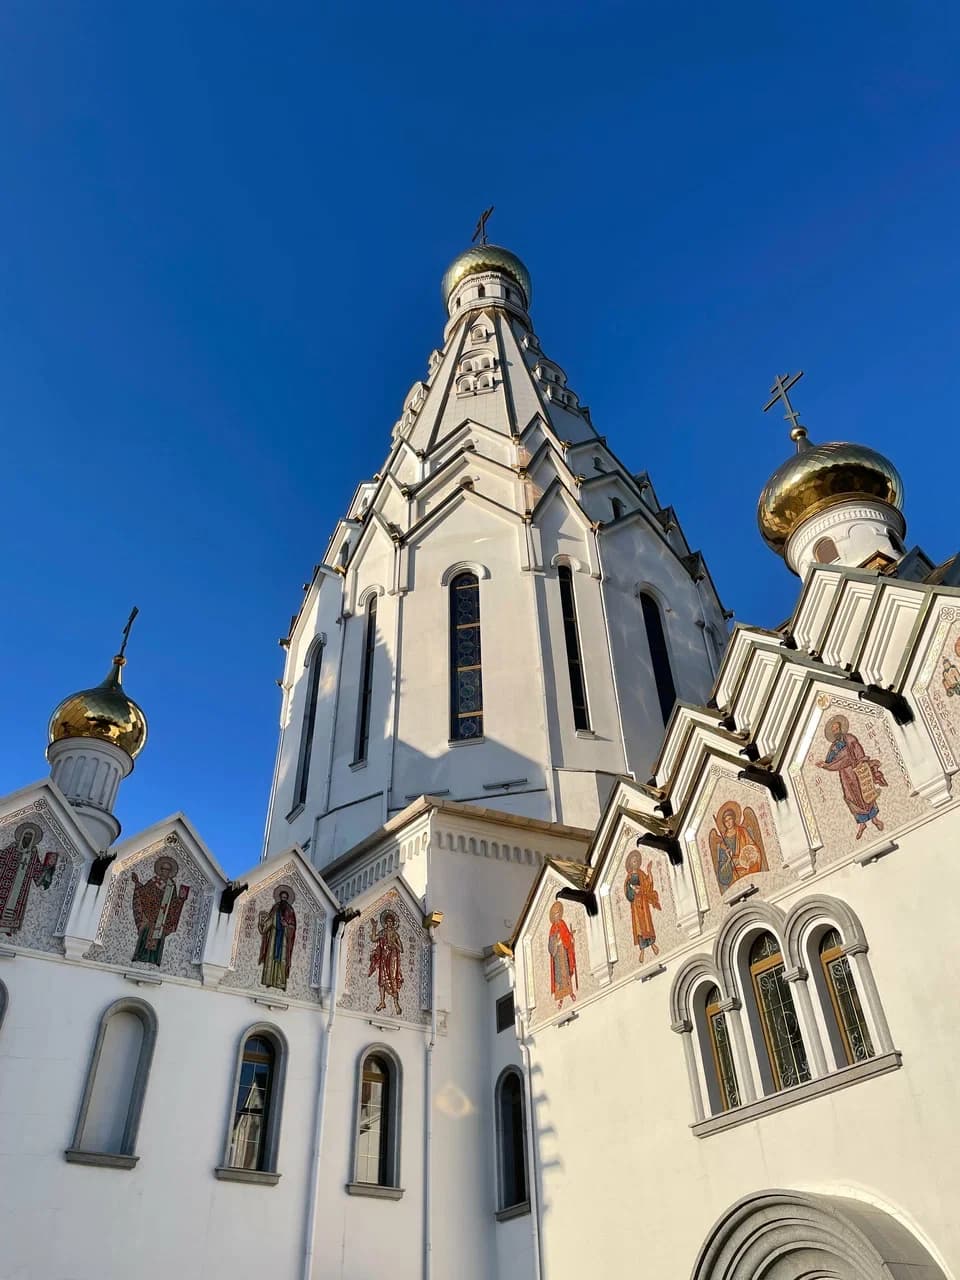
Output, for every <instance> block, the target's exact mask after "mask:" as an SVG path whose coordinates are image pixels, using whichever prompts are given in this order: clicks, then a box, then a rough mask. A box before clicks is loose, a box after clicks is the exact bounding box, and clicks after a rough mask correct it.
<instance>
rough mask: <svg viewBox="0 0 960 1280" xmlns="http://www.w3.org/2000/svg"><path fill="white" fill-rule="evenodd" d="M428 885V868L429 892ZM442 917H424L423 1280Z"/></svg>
mask: <svg viewBox="0 0 960 1280" xmlns="http://www.w3.org/2000/svg"><path fill="white" fill-rule="evenodd" d="M429 856H430V854H429V849H428V852H427V857H428V858H429ZM429 885H430V880H429V872H428V877H427V886H428V887H427V892H428V893H429V891H430V890H429ZM442 920H443V912H442V911H428V912H427V914H426V916H425V917H424V924H425V925H426V927H427V928H428V929H429V931H430V1035H429V1038H428V1040H427V1047H426V1053H425V1061H424V1071H423V1081H424V1084H423V1088H424V1121H425V1123H424V1126H423V1280H431V1277H432V1275H433V1048H434V1045H435V1044H436V1043H437V925H439V924H440V922H441V921H442Z"/></svg>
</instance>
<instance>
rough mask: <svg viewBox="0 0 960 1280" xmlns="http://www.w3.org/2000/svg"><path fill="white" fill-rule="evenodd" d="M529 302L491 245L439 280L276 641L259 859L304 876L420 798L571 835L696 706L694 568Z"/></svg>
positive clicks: (711, 657)
mask: <svg viewBox="0 0 960 1280" xmlns="http://www.w3.org/2000/svg"><path fill="white" fill-rule="evenodd" d="M532 293H533V289H532V283H531V278H530V273H529V272H528V270H527V268H526V266H525V265H524V263H523V262H522V261H521V260H520V259H519V258H518V257H517V255H516V254H514V253H513V252H511V251H510V250H509V249H505V248H502V247H500V246H498V245H492V244H487V243H478V244H475V245H473V246H472V247H471V248H469V249H467V250H466V251H464V252H463V253H461V254H459V255H458V256H457V257H456V258H455V259H454V261H453V262H452V263H451V264H450V266H449V267H448V269H447V271H446V272H445V274H444V276H443V283H442V296H443V302H444V305H445V307H446V312H447V321H446V325H445V327H444V331H443V339H442V342H441V345H440V346H438V347H437V348H436V349H435V350H434V351H432V352H431V353H430V356H429V358H428V360H427V368H426V372H425V374H424V376H423V377H422V378H420V379H418V380H417V381H415V382H414V383H413V385H412V386H411V388H410V390H409V391H408V392H407V394H406V396H405V397H404V399H403V403H402V408H401V411H400V415H399V417H398V419H397V421H396V422H395V423H394V425H393V429H392V432H391V443H390V451H389V454H388V456H387V458H386V461H385V462H384V464H383V465H382V466H381V468H380V469H379V471H377V473H376V474H375V476H374V477H373V478H372V479H371V480H369V481H366V482H364V483H362V484H361V485H360V486H359V487H358V488H357V490H356V492H355V494H354V497H353V500H352V501H351V503H350V504H349V506H348V508H347V510H346V512H345V514H344V517H343V519H342V520H341V521H340V522H339V523H338V525H337V527H336V528H335V529H334V531H333V535H332V537H331V539H330V542H329V544H328V546H327V549H326V551H325V553H324V555H323V558H322V560H321V562H320V563H319V564H318V565H317V566H316V569H315V572H314V574H313V578H312V581H311V582H310V584H309V586H308V587H307V588H306V591H305V595H304V598H303V600H302V602H301V605H300V608H299V610H298V612H297V614H296V616H295V618H294V619H293V623H292V625H291V627H290V631H289V634H288V635H287V636H286V637H285V638H284V639H283V640H282V641H281V643H282V645H283V646H284V648H285V651H286V665H285V670H284V676H283V681H282V688H283V704H282V709H281V735H280V744H279V750H278V756H277V766H276V772H275V777H274V784H273V790H272V795H271V800H270V812H269V818H268V824H267V835H266V850H267V852H274V851H276V850H277V849H280V848H283V847H285V846H287V845H289V844H290V843H291V842H292V841H294V840H296V841H299V842H300V843H301V844H305V845H306V846H307V848H308V849H309V851H310V854H311V857H312V858H313V860H314V861H315V862H316V864H317V865H318V866H320V867H322V866H324V865H325V864H326V863H327V862H329V861H330V860H331V859H332V858H334V857H338V856H339V855H340V854H342V853H344V852H345V851H346V850H348V849H350V848H352V847H353V846H354V845H356V844H357V843H358V842H359V841H361V840H363V839H364V838H365V837H366V836H367V835H369V834H370V833H371V832H373V831H375V830H376V829H377V828H379V827H380V826H382V825H383V824H384V823H387V822H389V821H390V819H391V818H392V817H393V816H395V815H396V814H398V813H399V812H400V811H401V810H403V809H404V808H405V807H406V806H408V805H409V804H410V803H411V802H412V801H414V800H415V799H416V798H417V797H419V796H421V795H423V794H431V795H436V796H441V797H443V798H444V799H447V800H454V801H461V802H463V803H465V804H471V805H479V806H484V807H487V808H493V809H499V810H504V811H507V812H510V813H514V814H518V815H525V816H527V817H531V818H538V819H543V820H548V821H555V822H562V823H566V824H568V825H573V826H590V825H592V824H593V823H594V822H595V821H596V819H597V817H598V815H599V812H600V809H601V806H602V804H603V802H604V801H605V799H606V797H607V795H608V793H609V790H610V787H611V785H612V783H613V779H614V778H615V777H616V776H617V775H618V774H621V773H633V774H635V775H636V776H638V777H641V778H646V777H647V775H648V773H649V772H650V768H651V765H652V763H653V760H654V757H655V755H656V752H657V751H658V749H659V743H660V740H661V738H662V735H663V729H664V722H665V718H666V717H667V716H668V715H669V713H670V709H671V708H672V706H673V703H674V701H675V699H677V698H680V699H685V700H688V701H696V702H702V701H703V700H704V699H705V698H706V697H707V695H708V692H709V689H710V686H711V683H712V680H713V676H714V674H715V671H716V665H717V662H718V660H719V656H720V653H721V652H722V649H723V646H724V643H725V638H726V634H725V633H726V625H725V615H724V611H723V608H722V606H721V604H720V602H719V600H718V598H717V594H716V591H715V589H714V587H713V584H712V582H711V579H710V576H709V573H708V571H707V568H706V565H705V563H704V560H703V557H702V556H701V555H700V554H699V553H698V552H696V551H693V550H691V548H690V547H689V546H688V545H687V543H686V540H685V539H684V536H683V532H682V530H681V528H680V524H679V521H678V519H677V516H676V514H675V512H674V511H673V509H672V508H671V507H665V506H662V505H661V504H660V502H659V501H658V500H657V497H656V495H655V493H654V489H653V486H652V484H651V481H650V479H649V477H648V476H647V475H646V473H644V472H639V473H638V472H635V471H633V470H631V469H629V468H628V467H627V466H625V465H624V463H622V462H621V461H620V459H619V457H618V456H617V455H616V453H615V452H614V450H613V448H612V446H611V444H610V443H608V439H607V437H606V436H601V435H599V434H598V432H597V431H596V429H595V427H594V425H593V422H592V419H591V415H590V410H589V408H587V406H586V405H585V404H584V403H583V402H582V400H581V397H580V395H579V394H578V392H577V391H576V390H575V389H574V387H573V386H572V385H571V383H570V381H569V379H568V377H567V374H566V372H565V371H564V369H563V367H562V366H561V365H560V364H559V363H558V362H557V361H555V360H554V359H553V358H551V357H550V356H548V355H547V353H546V351H545V350H544V347H543V346H542V344H541V342H540V339H539V337H538V336H537V334H536V332H535V329H534V326H533V321H532V319H531V314H530V307H531V302H532ZM638 415H639V408H638Z"/></svg>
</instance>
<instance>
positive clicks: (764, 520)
mask: <svg viewBox="0 0 960 1280" xmlns="http://www.w3.org/2000/svg"><path fill="white" fill-rule="evenodd" d="M790 435H791V438H792V439H794V440H796V442H797V452H796V453H795V454H794V456H793V457H792V458H788V459H787V461H786V462H785V463H783V465H782V466H780V467H778V468H777V470H776V471H775V472H774V473H773V475H772V476H771V477H770V479H769V480H768V481H767V484H766V486H765V488H764V490H763V493H761V495H760V502H759V504H758V506H757V521H758V523H759V525H760V532H761V533H762V534H763V538H764V541H765V542H766V543H767V545H768V546H769V547H772V548H773V550H774V551H776V552H777V553H778V554H782V553H783V549H784V547H785V546H786V544H787V540H788V539H789V537H790V535H791V534H792V533H793V531H794V530H795V529H797V528H799V526H800V525H801V524H802V523H803V521H804V520H808V519H809V518H810V517H811V516H815V515H818V514H819V513H820V512H821V511H826V510H827V508H828V507H834V506H836V505H837V504H838V503H840V502H856V501H857V500H858V499H866V500H871V501H874V502H885V503H887V504H888V505H889V506H891V507H896V509H897V510H898V511H899V510H901V508H902V506H903V481H902V480H901V479H900V475H899V473H898V471H897V469H896V467H895V466H894V465H893V463H892V462H890V461H889V459H887V458H885V457H884V456H883V454H881V453H877V452H876V450H875V449H868V448H867V447H866V446H865V445H862V444H847V443H844V442H842V441H841V442H836V443H833V444H811V443H810V441H809V440H808V439H807V433H806V429H805V428H804V427H800V426H798V427H796V428H794V430H793V431H791V433H790Z"/></svg>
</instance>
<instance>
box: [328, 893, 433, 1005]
mask: <svg viewBox="0 0 960 1280" xmlns="http://www.w3.org/2000/svg"><path fill="white" fill-rule="evenodd" d="M344 949H345V951H346V961H345V965H344V991H343V994H342V995H341V997H340V999H339V1001H338V1002H337V1003H338V1006H339V1007H340V1008H343V1009H350V1010H354V1011H355V1012H357V1013H365V1014H369V1015H370V1016H371V1017H374V1018H376V1019H383V1020H385V1021H397V1022H416V1023H421V1024H423V1023H427V1022H429V1021H430V940H429V937H428V935H427V931H426V929H424V927H423V921H422V919H421V917H420V914H419V912H417V911H415V910H414V908H413V907H412V906H411V905H410V903H409V902H408V901H407V899H406V897H405V896H404V895H403V893H401V891H400V890H399V889H397V888H392V889H388V890H387V892H386V893H384V894H382V895H381V896H380V897H379V898H377V899H376V901H375V902H374V903H372V905H370V906H368V907H366V908H364V910H363V912H362V914H361V916H360V918H359V920H355V921H353V922H352V923H351V924H350V925H348V933H347V937H346V945H345V948H344Z"/></svg>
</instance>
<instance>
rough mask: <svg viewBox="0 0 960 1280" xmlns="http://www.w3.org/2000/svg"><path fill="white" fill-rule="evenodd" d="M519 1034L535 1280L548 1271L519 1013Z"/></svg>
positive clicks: (527, 1066)
mask: <svg viewBox="0 0 960 1280" xmlns="http://www.w3.org/2000/svg"><path fill="white" fill-rule="evenodd" d="M510 971H511V977H512V979H513V989H514V991H515V990H516V986H517V983H516V970H515V967H514V965H511V966H510ZM517 1023H518V1024H519V1028H520V1035H519V1036H518V1037H517V1039H518V1041H519V1044H520V1054H521V1056H522V1058H523V1092H524V1095H525V1101H526V1104H527V1126H526V1127H527V1135H526V1136H527V1168H528V1169H529V1170H530V1178H529V1184H530V1186H529V1191H530V1231H531V1233H532V1234H533V1257H534V1262H535V1265H536V1271H535V1273H534V1280H542V1278H543V1276H544V1274H545V1272H544V1266H543V1240H542V1239H541V1236H540V1166H539V1162H538V1160H537V1140H536V1135H535V1125H534V1111H533V1069H532V1067H531V1065H530V1042H529V1039H528V1037H527V1019H526V1018H525V1017H524V1015H523V1014H522V1013H520V1012H518V1013H517Z"/></svg>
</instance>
